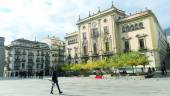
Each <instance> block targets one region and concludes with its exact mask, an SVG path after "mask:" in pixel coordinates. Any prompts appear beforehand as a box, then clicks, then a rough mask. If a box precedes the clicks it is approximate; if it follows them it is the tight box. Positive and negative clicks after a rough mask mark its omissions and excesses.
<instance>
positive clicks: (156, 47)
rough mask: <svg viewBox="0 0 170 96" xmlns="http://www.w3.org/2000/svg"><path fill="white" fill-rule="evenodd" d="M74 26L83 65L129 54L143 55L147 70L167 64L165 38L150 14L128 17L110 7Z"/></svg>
mask: <svg viewBox="0 0 170 96" xmlns="http://www.w3.org/2000/svg"><path fill="white" fill-rule="evenodd" d="M77 26H78V33H77V34H78V36H77V37H76V39H78V43H76V44H77V45H78V49H79V50H78V56H79V57H80V58H81V60H82V61H84V62H87V60H88V59H101V58H104V57H109V56H112V55H114V54H117V53H122V52H128V51H140V52H141V53H142V54H146V55H147V56H148V59H149V61H150V64H149V65H148V66H150V67H160V64H161V63H162V62H163V61H166V60H165V59H166V57H167V48H168V43H167V39H166V35H165V33H164V32H163V30H162V28H161V27H160V25H159V23H158V20H157V18H156V16H155V15H154V13H153V12H152V11H151V10H148V9H145V10H144V11H142V12H138V13H135V14H130V15H127V14H126V13H125V11H122V10H119V9H117V8H116V7H115V6H114V5H113V4H112V6H111V8H109V9H107V10H104V11H100V10H99V11H98V12H97V13H96V14H93V15H92V14H90V12H89V16H88V17H86V18H84V19H81V18H79V20H78V22H77ZM66 41H67V40H66Z"/></svg>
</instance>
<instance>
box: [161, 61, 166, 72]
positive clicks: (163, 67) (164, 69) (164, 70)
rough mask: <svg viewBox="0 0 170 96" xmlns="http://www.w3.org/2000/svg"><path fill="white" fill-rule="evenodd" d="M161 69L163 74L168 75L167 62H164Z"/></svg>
mask: <svg viewBox="0 0 170 96" xmlns="http://www.w3.org/2000/svg"><path fill="white" fill-rule="evenodd" d="M161 71H162V75H167V71H166V67H165V62H163V63H162V68H161Z"/></svg>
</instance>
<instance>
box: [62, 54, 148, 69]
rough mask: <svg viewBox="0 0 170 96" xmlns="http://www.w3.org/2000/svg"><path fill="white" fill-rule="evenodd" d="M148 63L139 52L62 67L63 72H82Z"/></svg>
mask: <svg viewBox="0 0 170 96" xmlns="http://www.w3.org/2000/svg"><path fill="white" fill-rule="evenodd" d="M148 63H149V61H148V58H147V57H146V56H145V55H142V54H140V53H139V52H128V53H122V54H117V55H114V56H112V57H110V58H105V59H100V60H95V61H93V60H88V61H87V63H86V64H83V63H80V64H66V65H63V66H62V70H64V71H82V70H86V71H87V70H88V71H90V70H94V69H109V68H112V67H114V68H122V67H129V66H138V65H143V66H145V65H147V64H148Z"/></svg>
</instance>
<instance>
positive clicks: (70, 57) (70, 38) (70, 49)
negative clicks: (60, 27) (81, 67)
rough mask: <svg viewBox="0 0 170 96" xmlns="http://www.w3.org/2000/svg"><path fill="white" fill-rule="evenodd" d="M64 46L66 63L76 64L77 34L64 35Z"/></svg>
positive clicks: (77, 59)
mask: <svg viewBox="0 0 170 96" xmlns="http://www.w3.org/2000/svg"><path fill="white" fill-rule="evenodd" d="M65 44H66V48H65V50H66V52H65V54H66V62H67V63H68V64H71V63H78V61H79V57H80V56H78V48H79V46H78V32H77V31H76V32H72V33H70V34H66V37H65Z"/></svg>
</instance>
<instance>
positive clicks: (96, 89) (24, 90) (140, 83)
mask: <svg viewBox="0 0 170 96" xmlns="http://www.w3.org/2000/svg"><path fill="white" fill-rule="evenodd" d="M59 82H60V87H61V89H62V90H63V92H64V94H63V95H61V96H170V78H152V79H143V78H117V79H116V78H108V79H99V80H96V79H94V78H92V77H72V78H69V77H68V78H67V77H62V78H59ZM50 88H51V81H49V80H48V78H45V79H43V80H41V79H24V80H17V79H15V80H0V96H60V95H59V94H58V91H57V88H56V87H55V89H54V94H53V95H51V94H50Z"/></svg>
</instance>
